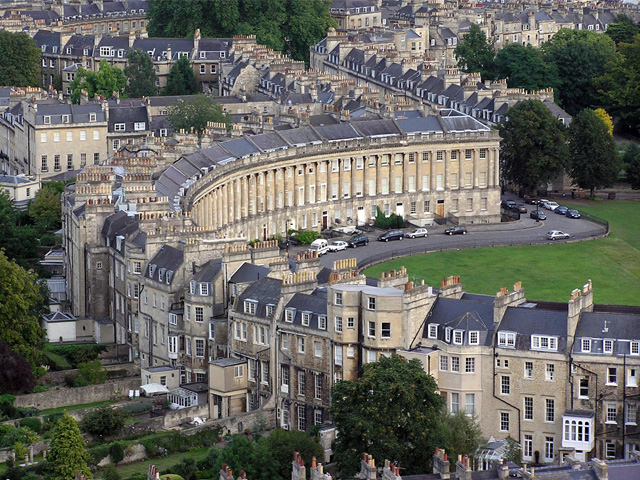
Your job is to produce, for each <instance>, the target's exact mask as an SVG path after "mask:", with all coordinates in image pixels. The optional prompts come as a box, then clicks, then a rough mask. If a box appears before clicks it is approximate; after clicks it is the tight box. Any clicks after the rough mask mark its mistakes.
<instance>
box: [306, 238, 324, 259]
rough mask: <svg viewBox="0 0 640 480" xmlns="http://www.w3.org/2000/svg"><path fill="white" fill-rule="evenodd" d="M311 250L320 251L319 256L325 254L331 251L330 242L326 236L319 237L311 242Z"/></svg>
mask: <svg viewBox="0 0 640 480" xmlns="http://www.w3.org/2000/svg"><path fill="white" fill-rule="evenodd" d="M309 250H311V251H316V252H318V256H319V257H320V256H321V255H325V254H327V253H328V252H329V242H327V241H326V240H325V239H324V238H318V239H317V240H314V241H313V242H311V245H309Z"/></svg>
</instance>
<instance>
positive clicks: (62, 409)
mask: <svg viewBox="0 0 640 480" xmlns="http://www.w3.org/2000/svg"><path fill="white" fill-rule="evenodd" d="M112 403H115V402H114V401H113V400H105V401H103V402H93V403H83V404H82V405H68V406H65V407H58V408H49V409H47V410H42V411H40V413H38V415H52V414H54V413H63V412H68V411H70V410H80V409H81V408H91V407H101V406H103V405H111V404H112Z"/></svg>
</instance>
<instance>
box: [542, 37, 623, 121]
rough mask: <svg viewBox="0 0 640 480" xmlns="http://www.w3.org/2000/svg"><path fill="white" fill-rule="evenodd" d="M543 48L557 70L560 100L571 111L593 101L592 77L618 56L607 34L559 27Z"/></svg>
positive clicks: (546, 57) (548, 61)
mask: <svg viewBox="0 0 640 480" xmlns="http://www.w3.org/2000/svg"><path fill="white" fill-rule="evenodd" d="M542 49H543V52H544V56H545V60H546V61H547V63H549V64H550V65H554V66H555V69H556V71H557V73H558V98H559V100H560V103H561V105H562V107H563V108H564V109H565V110H566V111H567V112H569V113H570V114H572V115H575V114H576V113H578V112H579V111H580V110H582V109H583V108H586V107H590V106H591V105H592V104H593V103H594V102H595V93H596V92H595V89H594V87H593V80H594V79H595V78H596V77H599V76H600V75H602V74H603V73H604V71H605V65H606V64H607V63H608V62H610V61H612V60H615V59H616V57H617V54H616V45H615V43H614V42H613V40H611V38H610V37H608V36H607V35H601V34H598V33H595V32H592V31H588V30H566V29H563V30H560V31H559V32H558V33H556V34H555V35H554V36H553V38H552V39H551V40H550V41H549V42H547V43H545V44H544V45H543V46H542Z"/></svg>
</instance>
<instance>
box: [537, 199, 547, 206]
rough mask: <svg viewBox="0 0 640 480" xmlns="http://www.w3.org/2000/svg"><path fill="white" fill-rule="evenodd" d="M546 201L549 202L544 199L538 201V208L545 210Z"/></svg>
mask: <svg viewBox="0 0 640 480" xmlns="http://www.w3.org/2000/svg"><path fill="white" fill-rule="evenodd" d="M548 201H549V200H547V199H546V198H541V199H540V200H538V207H542V208H547V202H548Z"/></svg>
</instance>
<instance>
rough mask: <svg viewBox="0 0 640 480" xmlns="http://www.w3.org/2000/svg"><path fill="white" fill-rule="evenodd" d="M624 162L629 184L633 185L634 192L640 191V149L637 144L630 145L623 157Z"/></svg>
mask: <svg viewBox="0 0 640 480" xmlns="http://www.w3.org/2000/svg"><path fill="white" fill-rule="evenodd" d="M622 162H623V163H624V171H625V173H626V176H627V182H629V183H630V184H631V188H633V189H634V190H640V147H639V146H638V145H637V144H635V143H630V144H628V145H627V148H626V149H625V152H624V155H623V157H622Z"/></svg>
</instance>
